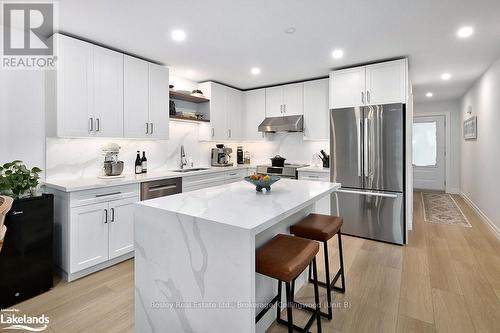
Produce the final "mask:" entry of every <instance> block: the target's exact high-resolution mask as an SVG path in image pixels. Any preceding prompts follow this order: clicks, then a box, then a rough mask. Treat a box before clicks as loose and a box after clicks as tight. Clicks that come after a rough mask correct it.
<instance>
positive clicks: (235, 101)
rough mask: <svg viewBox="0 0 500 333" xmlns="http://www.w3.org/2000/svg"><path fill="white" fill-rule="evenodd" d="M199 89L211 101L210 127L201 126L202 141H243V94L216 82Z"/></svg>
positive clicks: (203, 85) (208, 83) (200, 86)
mask: <svg viewBox="0 0 500 333" xmlns="http://www.w3.org/2000/svg"><path fill="white" fill-rule="evenodd" d="M199 88H200V90H201V91H203V93H204V94H205V96H206V97H207V98H208V99H210V125H208V124H207V125H205V124H200V130H199V135H200V140H204V141H206V140H208V141H211V140H239V139H242V137H243V134H242V131H243V127H242V125H241V123H242V117H243V114H242V108H243V94H242V92H241V91H239V90H237V89H234V88H230V87H226V86H224V85H222V84H219V83H215V82H204V83H201V84H200V85H199Z"/></svg>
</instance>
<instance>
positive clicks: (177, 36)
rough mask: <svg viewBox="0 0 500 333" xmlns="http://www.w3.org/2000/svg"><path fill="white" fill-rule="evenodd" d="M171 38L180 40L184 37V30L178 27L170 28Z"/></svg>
mask: <svg viewBox="0 0 500 333" xmlns="http://www.w3.org/2000/svg"><path fill="white" fill-rule="evenodd" d="M171 36H172V39H173V40H175V41H176V42H182V41H183V40H185V39H186V33H185V32H184V30H180V29H175V30H172V34H171Z"/></svg>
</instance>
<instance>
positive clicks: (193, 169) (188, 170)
mask: <svg viewBox="0 0 500 333" xmlns="http://www.w3.org/2000/svg"><path fill="white" fill-rule="evenodd" d="M203 170H210V168H190V169H177V170H172V172H193V171H203Z"/></svg>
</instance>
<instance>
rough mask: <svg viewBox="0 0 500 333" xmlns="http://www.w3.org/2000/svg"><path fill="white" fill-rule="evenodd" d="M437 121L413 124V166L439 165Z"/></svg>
mask: <svg viewBox="0 0 500 333" xmlns="http://www.w3.org/2000/svg"><path fill="white" fill-rule="evenodd" d="M436 125H437V124H436V122H435V121H429V122H419V123H413V165H415V166H420V167H428V166H436V165H437V126H436Z"/></svg>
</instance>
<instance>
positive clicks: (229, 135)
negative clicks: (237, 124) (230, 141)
mask: <svg viewBox="0 0 500 333" xmlns="http://www.w3.org/2000/svg"><path fill="white" fill-rule="evenodd" d="M227 137H228V138H230V137H231V129H228V130H227Z"/></svg>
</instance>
